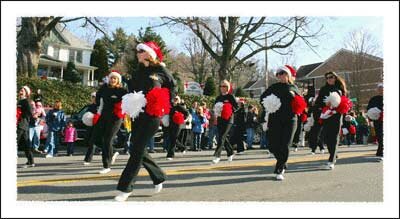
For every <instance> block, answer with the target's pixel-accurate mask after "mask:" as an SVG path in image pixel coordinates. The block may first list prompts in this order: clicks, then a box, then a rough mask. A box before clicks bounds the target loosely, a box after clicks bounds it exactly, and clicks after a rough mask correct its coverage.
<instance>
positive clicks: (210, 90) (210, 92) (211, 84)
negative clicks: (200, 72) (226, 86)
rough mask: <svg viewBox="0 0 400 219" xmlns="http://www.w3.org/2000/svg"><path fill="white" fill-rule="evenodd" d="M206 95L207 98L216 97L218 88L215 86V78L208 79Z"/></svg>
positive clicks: (205, 86) (205, 88)
mask: <svg viewBox="0 0 400 219" xmlns="http://www.w3.org/2000/svg"><path fill="white" fill-rule="evenodd" d="M203 94H204V95H206V96H216V95H217V88H216V86H215V81H214V78H213V77H208V78H207V80H206V84H205V85H204V92H203Z"/></svg>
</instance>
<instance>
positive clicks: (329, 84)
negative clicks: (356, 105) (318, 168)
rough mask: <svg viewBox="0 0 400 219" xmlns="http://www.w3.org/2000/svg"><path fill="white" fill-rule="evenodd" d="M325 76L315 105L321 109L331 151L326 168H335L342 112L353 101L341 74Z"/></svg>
mask: <svg viewBox="0 0 400 219" xmlns="http://www.w3.org/2000/svg"><path fill="white" fill-rule="evenodd" d="M325 78H326V84H325V85H324V86H322V87H321V89H320V90H319V94H318V97H317V99H316V100H315V107H317V108H318V109H320V110H321V115H320V118H319V122H320V123H322V126H323V139H324V143H326V145H327V146H328V151H329V160H328V163H327V164H326V166H325V168H326V169H328V170H333V169H334V167H335V163H336V158H337V156H336V153H337V146H338V143H339V137H340V136H339V134H340V133H339V132H340V128H341V126H342V114H344V113H347V111H348V110H349V108H350V107H351V103H350V102H349V101H348V99H347V98H346V94H347V90H346V83H345V82H344V80H343V79H342V78H341V77H340V76H338V75H337V74H336V73H335V72H327V73H325ZM331 97H332V98H331ZM343 98H345V99H346V101H345V100H344V99H343ZM342 105H343V106H344V107H342ZM339 108H340V109H339Z"/></svg>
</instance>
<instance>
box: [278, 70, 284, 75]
mask: <svg viewBox="0 0 400 219" xmlns="http://www.w3.org/2000/svg"><path fill="white" fill-rule="evenodd" d="M284 74H286V72H284V71H280V72H277V73H276V75H284Z"/></svg>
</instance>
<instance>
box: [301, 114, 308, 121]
mask: <svg viewBox="0 0 400 219" xmlns="http://www.w3.org/2000/svg"><path fill="white" fill-rule="evenodd" d="M300 120H301V122H303V123H304V122H307V114H305V113H302V114H301V116H300Z"/></svg>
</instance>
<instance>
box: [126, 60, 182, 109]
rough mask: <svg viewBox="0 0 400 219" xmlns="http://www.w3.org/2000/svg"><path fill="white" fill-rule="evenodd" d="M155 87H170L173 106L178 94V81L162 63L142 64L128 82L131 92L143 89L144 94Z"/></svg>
mask: <svg viewBox="0 0 400 219" xmlns="http://www.w3.org/2000/svg"><path fill="white" fill-rule="evenodd" d="M155 87H161V88H168V89H169V92H170V102H171V106H173V100H174V98H175V96H176V81H175V80H174V78H173V77H172V75H171V74H170V73H169V71H168V70H167V69H166V68H165V67H163V66H161V65H156V66H148V67H144V66H142V65H141V66H140V67H139V69H138V71H136V72H135V73H134V74H133V75H132V79H131V80H130V81H129V83H128V90H129V92H133V91H135V92H139V91H142V92H143V94H144V95H146V94H147V93H148V92H149V91H150V90H151V89H153V88H155Z"/></svg>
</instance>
